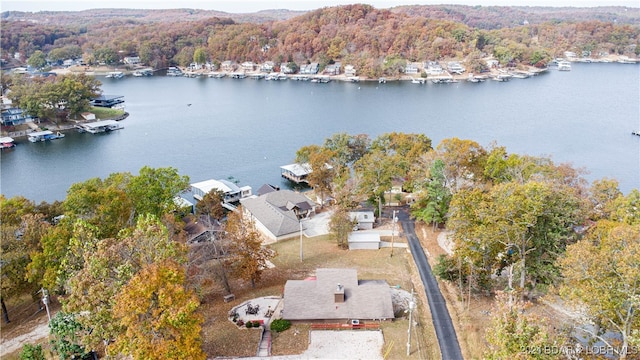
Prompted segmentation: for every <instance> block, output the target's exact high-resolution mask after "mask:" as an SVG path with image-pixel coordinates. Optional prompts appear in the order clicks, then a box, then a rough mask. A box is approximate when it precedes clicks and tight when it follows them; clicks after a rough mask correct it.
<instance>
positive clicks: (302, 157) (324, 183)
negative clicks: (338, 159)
mask: <svg viewBox="0 0 640 360" xmlns="http://www.w3.org/2000/svg"><path fill="white" fill-rule="evenodd" d="M334 158H335V153H334V152H333V151H331V150H328V149H326V148H322V147H320V146H317V145H309V146H303V147H302V148H300V150H298V151H297V152H296V162H298V163H308V164H309V166H311V173H310V174H309V175H307V180H308V181H309V186H311V187H312V188H313V189H314V190H315V191H316V193H317V194H316V195H317V196H318V198H319V199H320V206H321V207H322V206H324V201H325V198H326V196H327V195H328V194H331V192H332V190H333V179H334V177H335V170H334V167H333V165H331V164H332V163H333V159H334Z"/></svg>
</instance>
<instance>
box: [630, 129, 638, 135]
mask: <svg viewBox="0 0 640 360" xmlns="http://www.w3.org/2000/svg"><path fill="white" fill-rule="evenodd" d="M631 135H636V136H640V130H638V131H632V132H631Z"/></svg>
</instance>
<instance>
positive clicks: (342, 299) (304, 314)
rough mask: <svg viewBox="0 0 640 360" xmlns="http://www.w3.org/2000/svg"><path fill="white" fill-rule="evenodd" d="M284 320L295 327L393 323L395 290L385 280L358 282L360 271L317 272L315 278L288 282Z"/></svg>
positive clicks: (333, 270)
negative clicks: (321, 323) (365, 322)
mask: <svg viewBox="0 0 640 360" xmlns="http://www.w3.org/2000/svg"><path fill="white" fill-rule="evenodd" d="M282 318H283V319H285V320H289V321H291V322H294V323H295V322H297V323H310V322H314V323H318V322H343V321H349V320H391V319H393V318H394V314H393V302H392V300H391V289H390V287H389V284H388V283H387V282H386V281H384V280H358V271H357V270H356V269H317V270H316V276H315V277H311V278H307V279H305V280H288V281H287V283H286V285H285V286H284V307H283V310H282Z"/></svg>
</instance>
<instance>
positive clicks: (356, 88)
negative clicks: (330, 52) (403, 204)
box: [0, 63, 640, 202]
mask: <svg viewBox="0 0 640 360" xmlns="http://www.w3.org/2000/svg"><path fill="white" fill-rule="evenodd" d="M100 80H101V81H102V82H103V85H102V89H103V93H104V94H105V95H116V94H117V95H124V96H125V101H126V103H125V105H126V109H127V111H128V112H129V113H130V116H129V117H128V118H127V119H126V120H123V121H121V122H120V123H121V124H122V125H123V126H124V129H122V130H118V131H115V132H112V133H108V134H101V135H92V134H80V133H75V132H68V133H67V136H66V137H65V138H63V139H59V140H54V141H49V142H44V143H30V142H28V141H26V140H21V141H19V144H18V146H16V147H15V148H14V149H12V150H9V151H4V152H2V155H0V156H1V158H0V160H1V161H0V169H1V172H2V174H1V176H0V177H1V179H0V180H1V182H0V187H1V190H2V194H4V195H5V196H7V197H12V196H16V195H23V196H25V197H27V198H29V199H32V200H34V201H36V202H40V201H43V200H44V201H53V200H63V199H64V197H65V195H66V191H67V189H68V188H69V186H70V185H71V184H73V183H75V182H81V181H85V180H87V179H89V178H92V177H102V178H104V177H106V176H108V175H109V174H110V173H114V172H123V171H128V172H131V173H133V174H137V173H138V170H139V169H140V168H141V167H143V166H145V165H148V166H151V167H167V166H171V167H174V168H177V169H178V170H179V172H180V174H182V175H188V176H189V177H190V179H191V182H197V181H202V180H207V179H227V178H229V177H233V178H234V179H237V180H238V181H239V184H240V185H250V186H252V187H253V188H254V191H255V190H257V188H258V187H260V186H261V185H262V184H264V183H270V184H274V185H281V186H286V184H285V183H284V180H283V179H281V177H280V169H279V167H280V166H281V165H285V164H288V163H291V162H293V160H294V158H295V152H296V150H297V149H299V148H300V147H301V146H304V145H309V144H322V143H323V141H324V139H325V138H327V137H330V136H331V135H332V134H334V133H338V132H347V133H350V134H361V133H366V134H369V136H370V137H371V138H375V137H376V136H378V135H380V134H383V133H386V132H393V131H396V132H407V133H409V132H415V133H424V134H426V135H427V136H428V137H429V138H431V139H432V140H433V144H434V147H435V146H436V145H437V144H438V143H439V142H440V141H441V140H443V139H445V138H451V137H458V138H461V139H471V140H475V141H477V142H478V143H479V144H481V145H482V146H484V147H489V146H490V144H491V143H493V142H495V143H496V144H498V145H500V146H505V147H506V148H507V151H508V152H510V153H518V154H529V155H536V156H539V155H544V156H550V157H551V158H552V159H553V160H554V161H555V162H556V163H562V162H568V163H571V164H572V165H573V166H575V167H580V168H585V169H586V170H587V171H588V172H589V174H587V175H586V178H587V179H588V180H590V181H592V180H594V179H600V178H603V177H608V178H615V179H617V180H618V181H619V182H620V188H621V189H622V190H623V192H625V193H628V192H629V191H630V190H631V189H637V188H638V187H639V184H640V137H638V136H633V135H631V132H632V131H634V130H640V66H638V65H631V64H582V63H574V64H573V69H572V71H568V72H559V71H556V70H553V69H551V70H549V71H548V72H546V73H544V74H541V75H539V76H536V77H531V78H529V79H512V80H511V81H509V82H504V83H503V82H496V81H486V82H484V83H478V84H474V83H466V82H460V83H454V84H431V83H428V84H424V85H419V84H412V83H411V82H408V81H402V82H400V81H395V82H387V83H386V84H378V83H377V82H360V83H346V82H336V81H333V82H330V83H327V84H317V83H311V82H300V81H293V80H287V81H265V80H253V79H249V78H246V79H229V78H223V79H210V78H195V79H194V78H183V77H166V76H152V77H142V78H134V77H127V78H124V79H117V80H115V79H105V78H101V79H100ZM188 104H191V105H188Z"/></svg>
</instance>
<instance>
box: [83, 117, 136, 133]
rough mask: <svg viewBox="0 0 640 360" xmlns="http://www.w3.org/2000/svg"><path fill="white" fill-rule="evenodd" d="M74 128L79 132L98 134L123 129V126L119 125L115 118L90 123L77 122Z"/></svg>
mask: <svg viewBox="0 0 640 360" xmlns="http://www.w3.org/2000/svg"><path fill="white" fill-rule="evenodd" d="M76 128H77V129H78V131H80V132H88V133H91V134H98V133H103V132H108V131H114V130H120V129H123V128H124V126H122V125H120V123H118V122H117V121H115V120H102V121H96V122H91V123H84V124H78V125H76Z"/></svg>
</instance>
